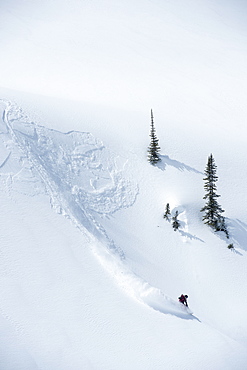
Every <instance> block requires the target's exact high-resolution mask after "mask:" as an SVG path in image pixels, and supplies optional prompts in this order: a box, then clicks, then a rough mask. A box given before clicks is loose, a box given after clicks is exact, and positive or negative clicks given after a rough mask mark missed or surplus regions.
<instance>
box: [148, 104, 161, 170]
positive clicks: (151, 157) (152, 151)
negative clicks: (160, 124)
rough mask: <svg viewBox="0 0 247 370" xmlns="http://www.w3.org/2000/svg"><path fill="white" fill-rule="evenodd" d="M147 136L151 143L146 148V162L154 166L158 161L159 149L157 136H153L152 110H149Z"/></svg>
mask: <svg viewBox="0 0 247 370" xmlns="http://www.w3.org/2000/svg"><path fill="white" fill-rule="evenodd" d="M149 136H150V137H151V141H150V145H149V147H148V161H149V162H150V163H151V164H152V165H156V164H157V163H158V162H159V161H160V157H159V151H160V147H159V140H158V139H157V136H156V134H155V127H154V117H153V111H152V109H151V131H150V135H149Z"/></svg>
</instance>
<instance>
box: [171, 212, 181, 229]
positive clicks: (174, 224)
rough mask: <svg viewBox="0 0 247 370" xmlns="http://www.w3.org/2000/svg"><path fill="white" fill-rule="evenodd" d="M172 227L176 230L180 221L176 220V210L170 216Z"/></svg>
mask: <svg viewBox="0 0 247 370" xmlns="http://www.w3.org/2000/svg"><path fill="white" fill-rule="evenodd" d="M172 221H173V222H172V227H173V229H174V231H177V229H178V228H179V226H180V223H179V221H178V211H176V213H175V215H174V216H173V217H172Z"/></svg>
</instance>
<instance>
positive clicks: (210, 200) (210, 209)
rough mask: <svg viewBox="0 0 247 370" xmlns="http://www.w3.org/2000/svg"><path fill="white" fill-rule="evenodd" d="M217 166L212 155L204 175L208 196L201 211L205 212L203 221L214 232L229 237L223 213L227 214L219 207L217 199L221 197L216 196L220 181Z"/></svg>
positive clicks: (205, 197) (206, 195)
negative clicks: (221, 232) (217, 185)
mask: <svg viewBox="0 0 247 370" xmlns="http://www.w3.org/2000/svg"><path fill="white" fill-rule="evenodd" d="M216 169H217V166H216V164H215V160H214V157H213V155H212V154H210V156H209V157H208V163H207V166H206V169H205V171H204V174H205V175H206V177H205V178H204V179H203V180H204V181H205V184H204V189H205V190H206V194H205V196H204V197H203V199H206V204H205V206H204V207H203V208H202V209H201V212H204V216H203V218H202V219H203V221H204V222H205V224H207V225H209V226H210V227H212V228H213V230H214V231H224V232H225V233H226V236H227V237H228V231H227V228H226V224H225V217H223V216H222V213H223V212H225V211H224V210H223V209H222V208H221V206H220V205H219V203H218V201H217V198H218V197H220V195H218V194H216V190H217V187H216V182H217V181H218V176H217V175H216Z"/></svg>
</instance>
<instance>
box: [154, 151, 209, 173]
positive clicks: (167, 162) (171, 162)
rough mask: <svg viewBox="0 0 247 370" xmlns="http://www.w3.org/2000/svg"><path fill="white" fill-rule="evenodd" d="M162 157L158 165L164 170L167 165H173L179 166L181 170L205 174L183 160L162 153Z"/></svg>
mask: <svg viewBox="0 0 247 370" xmlns="http://www.w3.org/2000/svg"><path fill="white" fill-rule="evenodd" d="M160 159H161V161H160V162H158V163H157V167H158V168H159V169H160V170H162V171H165V169H166V166H172V167H175V168H177V169H178V170H179V171H185V170H186V171H189V172H195V173H199V174H200V175H203V173H202V172H200V171H198V170H196V169H195V168H193V167H190V166H187V165H186V164H184V163H182V162H179V161H176V160H174V159H171V158H169V156H168V155H161V156H160Z"/></svg>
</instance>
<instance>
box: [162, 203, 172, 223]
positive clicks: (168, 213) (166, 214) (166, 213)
mask: <svg viewBox="0 0 247 370" xmlns="http://www.w3.org/2000/svg"><path fill="white" fill-rule="evenodd" d="M170 215H171V210H170V204H169V203H167V205H166V211H165V213H164V216H163V217H164V219H166V220H167V221H169V219H170V217H169V216H170Z"/></svg>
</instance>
